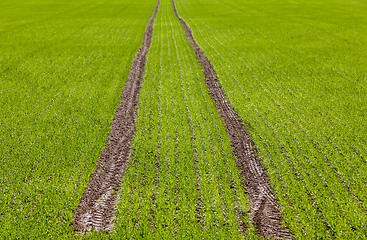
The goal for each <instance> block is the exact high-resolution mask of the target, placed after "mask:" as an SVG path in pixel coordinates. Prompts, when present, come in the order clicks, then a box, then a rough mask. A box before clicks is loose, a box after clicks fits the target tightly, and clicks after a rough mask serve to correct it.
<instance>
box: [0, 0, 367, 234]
mask: <svg viewBox="0 0 367 240" xmlns="http://www.w3.org/2000/svg"><path fill="white" fill-rule="evenodd" d="M175 3H176V8H177V11H178V14H179V15H180V17H181V18H182V19H183V20H184V21H185V22H186V23H187V24H188V26H189V27H190V28H191V30H192V32H193V37H194V38H195V41H196V42H197V44H198V45H199V47H200V48H201V49H202V50H203V52H204V53H205V55H206V57H207V58H208V59H209V60H210V62H211V64H212V65H213V67H214V69H215V71H216V74H217V76H218V79H219V83H220V85H221V86H222V88H223V90H224V92H225V94H226V97H227V99H228V100H229V102H230V104H231V105H232V106H233V109H234V110H235V112H236V113H237V114H238V116H239V118H240V119H241V120H242V121H243V123H244V125H245V127H246V128H247V130H248V131H249V133H250V135H251V138H252V140H253V142H254V145H255V146H256V148H257V150H258V155H259V157H260V158H261V162H262V164H263V165H264V168H265V169H266V172H267V175H268V178H269V181H270V183H271V186H272V188H273V192H274V194H275V196H276V197H277V199H278V203H279V206H280V211H281V213H282V217H283V222H284V226H286V227H287V228H288V230H289V232H290V233H291V234H292V235H293V236H294V237H295V239H367V195H366V192H367V121H366V112H367V73H366V71H367V14H366V13H367V2H365V1H357V0H345V1H344V0H319V1H316V0H307V1H306V0H296V1H290V0H289V1H288V0H257V1H254V0H185V1H184V0H176V1H175ZM156 4H157V2H156V0H135V1H132V0H78V1H71V0H50V1H47V0H27V1H26V0H15V1H11V2H9V1H5V0H0V73H1V74H0V190H1V192H0V194H1V197H0V238H1V239H47V238H55V239H70V238H96V239H100V238H113V239H140V238H150V239H170V238H174V239H241V238H244V239H257V238H260V237H259V236H258V234H257V233H256V231H257V230H256V226H255V225H254V224H253V222H252V221H251V219H250V218H251V216H250V212H251V205H250V200H249V197H248V193H247V192H246V190H245V189H244V188H243V186H242V182H241V179H240V178H239V170H238V169H237V166H236V160H235V158H234V157H233V154H232V149H231V143H230V140H229V137H228V134H227V132H226V129H225V126H224V124H223V122H222V121H221V118H220V116H219V114H218V112H217V110H216V107H215V104H214V102H213V101H212V100H211V98H210V95H209V93H208V89H207V87H206V85H205V82H204V81H205V78H204V74H203V70H202V69H201V67H200V65H199V63H198V61H197V59H196V57H195V54H194V51H193V50H192V48H191V46H190V45H189V43H188V42H187V40H186V37H185V33H184V30H183V28H182V25H181V23H180V22H179V20H178V19H177V18H176V17H175V15H174V12H173V8H172V2H171V0H161V4H160V6H159V9H158V15H157V17H156V19H155V23H154V32H153V38H152V45H151V47H150V50H149V53H148V57H147V63H146V70H145V71H146V72H145V77H144V79H143V84H142V89H141V92H140V95H139V108H138V115H137V121H136V124H135V137H134V140H133V142H132V148H133V152H132V159H131V161H130V164H129V166H128V167H127V169H126V172H125V175H124V177H123V179H121V189H120V191H119V195H118V196H119V203H118V204H117V206H116V221H115V227H114V228H113V229H112V230H111V233H110V234H106V233H92V234H91V235H90V236H89V237H88V236H79V235H76V234H75V233H74V232H73V229H72V228H71V227H70V224H71V222H72V220H73V211H74V210H75V209H76V206H77V205H78V204H79V201H80V198H81V196H82V194H83V192H84V190H85V189H86V186H87V184H88V182H89V176H90V175H91V174H92V172H93V171H94V168H95V165H96V162H97V160H98V157H99V156H100V154H101V151H102V149H103V147H104V145H105V143H106V139H107V136H108V133H109V130H110V128H111V121H112V119H113V117H114V113H115V111H116V108H117V106H118V103H119V101H120V99H119V98H120V96H121V93H122V90H123V88H124V85H125V82H126V80H127V76H128V74H129V72H130V68H131V64H132V62H133V59H134V57H135V55H136V53H137V52H138V50H139V48H140V46H141V43H142V39H143V35H144V31H145V28H146V26H147V23H148V20H149V18H150V17H151V16H152V13H153V10H154V7H155V5H156Z"/></svg>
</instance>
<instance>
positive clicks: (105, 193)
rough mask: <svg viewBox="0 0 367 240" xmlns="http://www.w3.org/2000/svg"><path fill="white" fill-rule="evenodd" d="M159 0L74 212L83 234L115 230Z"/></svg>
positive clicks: (74, 221)
mask: <svg viewBox="0 0 367 240" xmlns="http://www.w3.org/2000/svg"><path fill="white" fill-rule="evenodd" d="M159 4H160V0H158V2H157V5H156V7H155V9H154V12H153V15H152V17H151V18H150V19H149V22H148V25H147V27H146V30H145V34H144V38H143V43H142V46H141V48H140V49H139V51H138V53H137V55H136V57H135V59H134V61H133V63H132V67H131V71H130V73H129V76H128V80H127V82H126V85H125V88H124V90H123V93H122V95H121V98H120V104H119V107H118V109H117V111H116V113H115V118H114V119H113V121H112V129H111V132H110V134H109V136H108V139H109V140H108V142H107V144H106V147H105V149H104V150H103V151H102V154H101V156H100V158H99V160H98V163H97V165H96V168H95V171H94V173H93V174H92V175H91V177H90V181H89V184H88V187H87V189H86V190H85V191H84V193H83V196H82V198H81V200H80V203H79V205H78V207H77V208H76V210H75V212H74V219H73V222H72V227H73V228H74V229H75V230H76V231H78V232H81V233H87V232H89V231H92V230H96V231H109V230H110V229H111V227H112V226H113V220H114V208H115V206H116V204H117V203H118V196H117V194H118V190H119V188H120V181H121V178H122V176H123V174H124V171H125V168H126V167H127V165H128V163H129V160H130V156H131V141H132V139H133V137H134V132H135V128H134V126H135V122H136V110H137V106H138V96H139V92H140V89H141V83H142V80H143V77H144V73H145V64H146V56H147V54H148V51H149V48H150V45H151V42H152V35H153V24H154V19H155V17H156V15H157V12H158V7H159Z"/></svg>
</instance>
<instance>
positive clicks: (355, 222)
mask: <svg viewBox="0 0 367 240" xmlns="http://www.w3.org/2000/svg"><path fill="white" fill-rule="evenodd" d="M224 2H225V3H224ZM176 5H177V9H178V13H179V14H180V15H181V17H182V18H183V19H184V20H185V21H186V22H187V23H188V25H189V26H190V28H191V29H192V31H193V34H194V37H195V39H196V41H197V42H198V45H200V47H201V48H202V49H203V51H204V52H205V53H206V56H207V57H208V58H209V59H210V61H211V63H212V64H213V66H214V68H215V70H216V72H217V74H218V76H219V81H220V83H221V85H222V87H223V89H224V91H225V92H226V94H227V97H228V99H229V100H230V102H231V104H232V106H233V107H234V109H235V110H236V111H237V113H238V114H239V116H240V117H241V119H242V120H243V121H244V122H245V125H246V126H247V128H248V129H249V130H250V132H251V135H252V138H253V140H254V142H255V144H256V146H257V147H258V149H259V152H260V155H261V156H262V159H263V163H264V165H265V166H266V168H267V170H268V175H269V178H270V180H271V183H272V185H273V187H274V190H275V193H276V195H277V197H278V199H279V202H280V204H281V206H282V213H283V216H284V218H285V223H286V225H287V226H288V227H289V229H290V230H291V232H292V233H293V234H294V235H295V236H296V237H299V238H307V239H315V238H325V237H330V238H340V239H354V238H355V237H356V236H360V237H361V238H367V235H366V234H367V225H366V223H367V214H366V207H367V198H366V192H367V182H366V180H367V166H366V160H367V121H366V112H367V81H366V80H367V74H366V70H367V58H366V57H367V55H366V53H367V31H366V30H367V15H366V14H365V13H366V12H367V3H365V2H360V1H349V2H348V1H330V0H322V1H294V2H292V1H283V0H278V1H267V0H262V1H239V0H238V1H212V0H211V1H209V0H208V1H206V0H189V1H178V0H177V1H176Z"/></svg>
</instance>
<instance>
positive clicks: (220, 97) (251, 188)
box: [172, 0, 292, 239]
mask: <svg viewBox="0 0 367 240" xmlns="http://www.w3.org/2000/svg"><path fill="white" fill-rule="evenodd" d="M172 3H173V10H174V12H175V15H176V17H177V18H178V19H179V21H180V22H181V24H182V26H183V28H184V30H185V35H186V38H187V41H188V42H189V43H190V45H191V47H192V48H193V50H194V52H195V55H196V57H197V59H198V62H199V63H200V65H201V67H202V68H203V72H204V75H205V79H206V81H205V83H206V85H207V87H208V90H209V94H210V96H211V98H212V100H213V101H214V103H215V105H216V108H217V110H218V112H219V115H220V117H221V118H222V120H223V122H224V124H225V127H226V130H227V132H228V135H229V138H230V140H231V145H232V148H233V154H234V156H235V157H236V159H237V166H238V168H239V170H240V172H241V174H240V177H241V178H244V179H245V186H244V187H245V188H246V190H247V191H248V192H249V196H250V201H251V207H252V211H251V216H250V217H251V219H252V221H253V223H254V225H255V227H256V228H257V230H258V232H259V234H260V235H262V236H264V237H266V238H273V239H283V238H284V239H290V238H292V236H291V234H290V233H289V231H288V230H287V229H285V228H284V227H282V217H281V214H280V211H279V207H278V205H277V203H276V198H275V196H274V194H273V193H272V191H271V188H270V184H269V182H268V178H267V176H266V174H265V172H264V170H263V168H262V165H261V163H260V160H259V158H258V157H257V154H256V150H255V147H254V145H253V143H252V141H251V139H250V137H249V134H248V132H247V130H246V128H245V127H244V125H243V123H242V121H241V120H240V119H239V118H238V117H237V115H236V114H235V112H234V110H233V109H232V107H231V106H230V104H229V103H228V101H227V99H226V96H225V94H224V92H223V90H222V89H221V87H220V85H219V83H218V78H217V76H216V73H215V72H214V69H213V67H212V65H211V63H210V62H209V60H208V59H207V58H206V57H205V55H204V53H203V52H202V51H201V49H200V48H199V47H198V45H197V44H196V42H195V40H194V38H193V36H192V33H191V30H190V29H189V27H188V26H187V25H186V23H185V21H184V20H183V19H181V18H180V17H179V16H178V14H177V11H176V7H175V3H174V0H172Z"/></svg>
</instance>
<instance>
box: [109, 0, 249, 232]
mask: <svg viewBox="0 0 367 240" xmlns="http://www.w3.org/2000/svg"><path fill="white" fill-rule="evenodd" d="M133 148H134V151H133V157H132V161H131V162H130V165H129V167H128V168H127V170H126V172H125V177H124V178H123V179H122V181H121V184H122V187H121V191H120V194H119V195H120V203H119V206H118V208H117V209H118V212H117V220H116V225H115V228H114V230H113V231H114V232H113V234H112V235H111V237H112V238H126V239H135V238H144V239H145V238H151V239H207V238H209V239H212V238H220V239H225V238H231V239H239V238H242V237H243V236H245V237H248V238H250V237H253V229H252V227H250V226H249V218H248V212H249V205H248V201H247V198H246V195H245V193H244V190H243V188H242V183H241V181H240V179H239V173H238V170H237V167H236V164H235V162H234V159H233V156H232V150H231V147H230V143H229V139H228V137H227V133H226V131H225V129H224V126H223V124H222V122H221V119H220V118H219V116H218V113H217V110H216V108H215V105H214V103H213V102H212V101H211V99H210V96H209V94H208V90H207V88H206V85H205V83H204V76H203V72H202V69H201V67H200V65H199V64H198V62H197V59H196V57H195V54H194V52H193V50H192V48H191V46H190V45H189V44H188V42H187V40H186V37H185V34H184V31H183V28H182V26H181V24H180V22H179V21H178V19H177V18H176V17H175V15H174V12H173V8H172V3H171V1H170V0H163V1H161V5H160V7H159V10H158V15H157V17H156V19H155V24H154V32H153V42H152V46H151V48H150V51H149V54H148V58H147V67H146V74H145V78H144V82H143V88H142V90H141V92H140V96H139V111H138V119H137V123H136V133H135V139H134V142H133ZM239 223H241V225H242V226H246V227H247V229H242V230H243V231H244V232H242V234H243V235H241V233H240V229H239Z"/></svg>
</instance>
